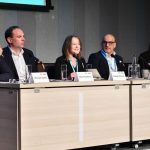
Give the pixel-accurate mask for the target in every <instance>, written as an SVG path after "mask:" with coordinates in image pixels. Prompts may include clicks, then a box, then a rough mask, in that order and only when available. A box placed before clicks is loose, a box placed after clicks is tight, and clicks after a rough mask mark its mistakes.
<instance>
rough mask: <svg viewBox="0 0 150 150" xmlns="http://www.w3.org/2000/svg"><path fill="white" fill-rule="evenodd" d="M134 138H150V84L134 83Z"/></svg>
mask: <svg viewBox="0 0 150 150" xmlns="http://www.w3.org/2000/svg"><path fill="white" fill-rule="evenodd" d="M132 120H133V121H132V134H133V135H132V140H133V141H137V140H146V139H150V85H146V88H145V87H143V86H142V85H132Z"/></svg>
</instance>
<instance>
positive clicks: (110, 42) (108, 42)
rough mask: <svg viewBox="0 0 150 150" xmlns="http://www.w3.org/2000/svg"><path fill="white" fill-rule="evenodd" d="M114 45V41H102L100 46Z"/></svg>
mask: <svg viewBox="0 0 150 150" xmlns="http://www.w3.org/2000/svg"><path fill="white" fill-rule="evenodd" d="M114 43H116V42H115V41H114V42H113V41H102V44H104V45H106V44H109V45H113V44H114Z"/></svg>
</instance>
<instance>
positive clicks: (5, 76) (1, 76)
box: [0, 56, 13, 81]
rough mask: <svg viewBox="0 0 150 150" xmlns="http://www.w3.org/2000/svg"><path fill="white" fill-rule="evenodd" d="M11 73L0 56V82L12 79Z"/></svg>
mask: <svg viewBox="0 0 150 150" xmlns="http://www.w3.org/2000/svg"><path fill="white" fill-rule="evenodd" d="M12 78H13V76H12V73H11V71H10V69H9V67H8V66H7V64H6V63H5V61H4V59H3V57H2V56H0V81H9V79H12Z"/></svg>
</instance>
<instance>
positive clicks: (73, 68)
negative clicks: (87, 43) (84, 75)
mask: <svg viewBox="0 0 150 150" xmlns="http://www.w3.org/2000/svg"><path fill="white" fill-rule="evenodd" d="M69 62H70V65H71V67H72V70H73V72H78V61H77V60H76V67H74V66H73V64H72V62H71V61H70V60H69ZM75 68H76V71H75Z"/></svg>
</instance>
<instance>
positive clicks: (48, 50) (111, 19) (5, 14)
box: [0, 0, 150, 62]
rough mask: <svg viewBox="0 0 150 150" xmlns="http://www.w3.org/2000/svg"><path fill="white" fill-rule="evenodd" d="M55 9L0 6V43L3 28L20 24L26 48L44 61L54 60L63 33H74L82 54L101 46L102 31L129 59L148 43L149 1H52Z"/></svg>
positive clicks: (149, 30)
mask: <svg viewBox="0 0 150 150" xmlns="http://www.w3.org/2000/svg"><path fill="white" fill-rule="evenodd" d="M52 4H53V5H54V10H51V11H50V12H32V11H17V10H1V9H0V44H1V45H2V46H3V47H4V46H5V45H6V43H5V40H4V31H5V29H7V28H8V27H9V26H12V25H19V26H21V27H22V29H23V30H24V32H25V37H26V48H29V49H31V50H32V51H33V52H34V54H35V55H36V56H37V57H38V58H40V59H41V60H42V61H43V62H55V59H56V58H57V57H58V56H60V55H61V47H62V44H63V41H64V39H65V37H66V36H68V35H69V34H77V35H79V36H80V37H81V40H82V43H83V56H84V57H85V59H86V60H87V59H88V56H89V54H90V53H93V52H96V51H98V50H99V49H100V41H101V38H102V36H103V35H104V34H106V33H113V34H115V35H116V37H117V39H118V44H117V50H116V51H117V52H118V53H119V54H120V55H122V56H123V57H124V60H125V61H126V62H130V61H131V59H132V56H134V55H136V56H138V55H139V54H140V53H141V52H142V51H145V50H146V49H147V48H148V45H149V44H150V19H149V18H150V2H149V0H109V1H106V0H52Z"/></svg>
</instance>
